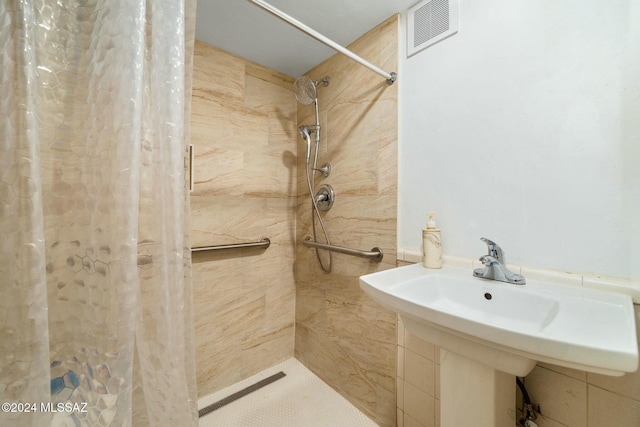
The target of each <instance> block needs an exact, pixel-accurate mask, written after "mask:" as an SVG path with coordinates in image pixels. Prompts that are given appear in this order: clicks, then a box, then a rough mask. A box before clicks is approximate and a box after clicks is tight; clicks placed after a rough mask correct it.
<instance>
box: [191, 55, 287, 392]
mask: <svg viewBox="0 0 640 427" xmlns="http://www.w3.org/2000/svg"><path fill="white" fill-rule="evenodd" d="M195 50H196V54H195V58H194V88H193V97H192V115H191V121H192V122H191V124H192V142H193V144H194V147H195V179H196V185H195V190H194V192H193V193H192V194H191V228H192V245H193V246H209V245H217V244H225V243H238V242H246V241H255V240H258V239H259V238H261V237H269V238H270V239H271V242H272V243H271V246H270V247H269V248H268V249H266V250H264V249H234V250H228V251H224V252H206V253H194V255H193V282H194V313H195V324H196V359H197V362H196V363H197V380H198V392H199V394H200V395H206V394H209V393H212V392H214V391H217V390H219V389H221V388H223V387H225V386H228V385H230V384H233V383H235V382H237V381H240V380H242V379H244V378H246V377H247V376H250V375H252V374H254V373H256V372H259V371H261V370H263V369H265V368H268V367H270V366H272V365H273V364H275V363H278V362H280V361H282V360H285V359H287V358H290V357H292V356H293V345H294V322H295V310H294V304H295V281H294V280H295V278H294V274H293V268H292V265H293V260H294V255H295V251H294V249H295V240H294V233H295V220H296V218H295V209H296V204H295V197H296V175H297V174H296V161H295V154H293V152H294V151H295V150H296V147H297V140H296V139H295V137H296V135H295V123H296V105H295V100H294V96H293V86H292V83H293V80H292V79H291V78H290V77H287V76H284V75H282V74H280V73H277V72H275V71H272V70H268V69H266V68H264V67H262V66H260V65H257V64H253V63H250V62H248V61H245V60H243V59H241V58H238V57H235V56H233V55H230V54H228V53H226V52H224V51H221V50H219V49H216V48H214V47H211V46H207V45H205V44H204V43H197V44H196V48H195Z"/></svg>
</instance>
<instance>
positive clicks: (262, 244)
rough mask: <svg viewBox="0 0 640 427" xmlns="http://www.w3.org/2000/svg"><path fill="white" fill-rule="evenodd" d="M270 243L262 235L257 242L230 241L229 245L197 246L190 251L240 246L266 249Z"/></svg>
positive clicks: (238, 247) (239, 247)
mask: <svg viewBox="0 0 640 427" xmlns="http://www.w3.org/2000/svg"><path fill="white" fill-rule="evenodd" d="M270 244H271V240H269V238H268V237H263V238H262V239H260V241H259V242H246V243H232V244H230V245H214V246H198V247H195V248H191V252H204V251H220V250H225V249H241V248H264V249H267V248H268V247H269V245H270Z"/></svg>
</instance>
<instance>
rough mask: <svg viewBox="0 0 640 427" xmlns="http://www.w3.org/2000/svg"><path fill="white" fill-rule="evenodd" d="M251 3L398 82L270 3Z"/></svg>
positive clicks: (394, 74)
mask: <svg viewBox="0 0 640 427" xmlns="http://www.w3.org/2000/svg"><path fill="white" fill-rule="evenodd" d="M249 1H250V2H251V3H253V4H255V5H256V6H260V7H261V8H263V9H264V10H266V11H267V12H269V13H271V14H273V15H275V16H277V17H278V18H280V19H282V20H283V21H286V22H288V23H289V24H291V25H293V26H294V27H296V28H298V29H299V30H301V31H304V32H305V33H307V34H308V35H310V36H311V37H313V38H314V39H316V40H318V41H319V42H322V43H324V44H325V45H327V46H329V47H330V48H332V49H333V50H336V51H338V52H340V53H342V54H343V55H346V56H348V57H349V58H351V59H353V60H354V61H356V62H359V63H360V64H361V65H364V66H365V67H367V68H368V69H370V70H371V71H373V72H375V73H378V74H380V75H381V76H382V77H384V78H386V79H387V83H389V84H393V83H394V82H395V81H396V79H397V78H398V75H397V74H396V73H393V72H391V73H387V72H386V71H384V70H383V69H381V68H379V67H376V66H375V65H373V64H372V63H371V62H369V61H367V60H366V59H363V58H361V57H360V56H358V55H356V54H355V53H353V52H351V51H350V50H349V49H347V48H345V47H343V46H341V45H339V44H338V43H336V42H334V41H333V40H331V39H329V38H327V37H325V36H323V35H322V34H320V33H319V32H317V31H316V30H314V29H312V28H309V27H308V26H306V25H305V24H303V23H302V22H300V21H298V20H297V19H295V18H293V17H292V16H290V15H287V14H286V13H284V12H283V11H281V10H280V9H276V8H275V7H273V6H271V5H270V4H269V3H267V2H265V1H263V0H249Z"/></svg>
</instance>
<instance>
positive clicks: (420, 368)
mask: <svg viewBox="0 0 640 427" xmlns="http://www.w3.org/2000/svg"><path fill="white" fill-rule="evenodd" d="M404 363H405V381H408V382H410V383H411V384H413V385H414V386H416V387H418V388H419V389H420V390H422V391H424V392H427V393H429V394H430V395H431V396H434V397H435V394H436V374H435V367H436V364H435V363H434V362H433V361H432V360H429V359H427V358H426V357H423V356H420V355H419V354H417V353H414V352H413V351H411V350H406V351H405V353H404Z"/></svg>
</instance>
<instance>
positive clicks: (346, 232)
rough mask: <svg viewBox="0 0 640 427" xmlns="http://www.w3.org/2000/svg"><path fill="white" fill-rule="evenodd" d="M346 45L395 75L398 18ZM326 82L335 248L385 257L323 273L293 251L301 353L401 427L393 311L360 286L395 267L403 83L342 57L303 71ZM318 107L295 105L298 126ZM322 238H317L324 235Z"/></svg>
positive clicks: (323, 95) (304, 211) (303, 223)
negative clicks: (399, 96)
mask: <svg viewBox="0 0 640 427" xmlns="http://www.w3.org/2000/svg"><path fill="white" fill-rule="evenodd" d="M350 49H351V50H352V51H354V52H355V53H357V54H359V55H361V56H362V57H363V58H366V59H368V60H369V61H371V62H372V63H374V64H376V65H378V66H380V67H381V68H382V69H384V70H386V71H397V65H398V63H397V57H398V18H397V17H392V18H391V19H389V20H388V21H386V22H384V23H382V24H381V25H379V26H377V27H376V28H374V29H372V30H371V31H369V32H368V33H367V34H365V35H363V36H362V37H360V38H359V39H358V40H356V41H355V42H354V43H353V44H352V45H350ZM307 75H308V76H309V77H311V78H312V79H314V80H317V79H320V78H323V77H324V76H327V75H328V76H329V77H330V78H331V82H330V84H329V86H327V87H324V86H322V85H321V86H320V87H319V88H318V98H319V104H320V124H321V129H322V140H321V143H320V153H319V161H318V166H320V165H322V164H323V163H325V162H330V163H331V165H332V168H333V169H332V172H331V175H330V176H329V177H327V178H324V177H322V176H321V175H319V174H318V176H317V178H316V180H317V181H316V187H317V186H318V185H320V184H322V183H328V184H331V185H332V186H333V188H334V190H335V192H336V201H335V204H334V206H333V208H332V209H331V210H330V211H328V212H324V213H323V214H322V215H323V218H324V221H325V223H326V226H327V228H328V232H329V237H330V239H331V243H332V244H334V245H338V246H346V247H350V248H357V249H363V250H370V249H371V248H373V247H375V246H378V247H381V248H382V249H383V251H384V254H385V255H384V260H383V261H382V262H381V263H380V264H377V263H375V262H373V261H369V260H366V259H362V258H355V257H351V256H347V255H341V254H333V271H332V272H331V273H330V274H326V273H323V272H322V271H321V270H320V267H319V266H318V262H317V260H316V255H315V252H314V250H312V249H308V248H306V247H305V246H303V245H302V244H298V245H297V246H296V264H295V265H296V282H297V292H296V343H295V356H296V358H298V360H300V361H301V362H302V363H304V364H305V365H306V366H307V367H309V368H310V369H311V370H312V371H313V372H314V373H316V375H318V376H319V377H321V378H322V379H323V380H324V381H325V382H327V383H328V384H330V385H331V386H332V387H333V388H335V389H336V390H338V391H339V392H340V393H341V394H342V395H343V396H345V397H346V398H347V399H349V400H350V401H351V402H352V403H353V404H355V405H356V406H357V407H358V408H359V409H360V410H362V411H363V412H365V413H366V414H367V415H368V416H369V417H371V418H372V419H374V420H375V421H376V422H377V423H379V424H380V425H382V426H392V425H394V424H395V416H396V410H395V399H396V398H395V374H396V315H395V313H392V312H390V311H388V310H386V309H384V308H382V307H381V306H380V305H378V304H377V303H375V302H373V301H372V300H371V299H369V297H368V296H367V295H366V294H365V293H364V292H363V291H362V290H361V289H360V286H359V282H358V277H359V276H360V275H362V274H366V273H370V272H374V271H377V270H383V269H387V268H392V267H395V265H396V206H397V142H398V140H397V138H398V127H397V116H398V113H397V111H398V110H397V104H398V100H397V84H394V85H389V84H387V82H386V80H385V79H384V78H382V77H380V76H379V75H377V74H375V73H373V72H371V71H370V70H368V69H366V68H364V67H363V66H361V65H359V64H358V63H356V62H354V61H352V60H351V59H349V58H347V57H345V56H343V55H334V56H333V57H331V58H330V59H329V60H327V61H325V62H323V63H322V64H320V65H319V66H317V67H316V68H314V69H312V70H311V71H309V72H308V73H307ZM314 114H315V113H314V108H313V105H309V106H303V105H299V106H298V125H302V124H312V123H315V117H314ZM305 151H306V145H305V144H303V143H302V141H300V144H299V148H298V153H299V155H298V217H297V227H296V234H297V236H296V239H297V241H298V242H301V241H302V240H303V239H304V237H305V236H309V235H311V233H312V232H311V219H310V215H311V214H310V212H311V209H310V204H311V202H310V200H309V194H308V190H307V185H306V178H305V172H304V171H305V164H304V158H305V156H304V153H305ZM318 238H319V240H321V238H320V236H319V237H318Z"/></svg>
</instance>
